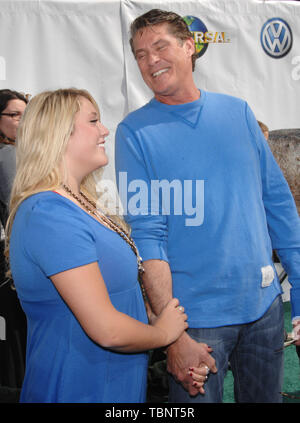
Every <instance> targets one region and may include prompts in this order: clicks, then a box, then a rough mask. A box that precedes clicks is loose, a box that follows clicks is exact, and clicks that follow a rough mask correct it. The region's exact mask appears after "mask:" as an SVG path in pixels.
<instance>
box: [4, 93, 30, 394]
mask: <svg viewBox="0 0 300 423" xmlns="http://www.w3.org/2000/svg"><path fill="white" fill-rule="evenodd" d="M27 103H28V100H27V98H26V97H25V96H24V95H23V94H21V93H19V92H17V91H12V90H9V89H3V90H0V223H1V225H0V226H1V241H0V317H1V327H0V362H1V366H0V397H1V398H3V400H4V399H5V400H6V401H9V402H10V401H12V402H15V401H16V400H18V396H19V392H20V388H21V385H22V381H23V377H24V367H25V350H26V318H25V315H24V313H23V310H22V309H21V307H20V304H19V300H18V298H17V295H16V292H15V290H14V289H13V288H12V283H11V282H12V281H11V280H10V279H9V278H7V277H6V275H5V273H6V269H7V266H6V261H5V257H4V228H5V225H6V221H7V217H8V203H9V197H10V192H11V187H12V183H13V179H14V176H15V171H16V151H15V142H16V135H17V128H18V126H19V122H20V119H21V117H22V115H23V113H24V110H25V107H26V105H27Z"/></svg>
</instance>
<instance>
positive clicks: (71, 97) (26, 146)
mask: <svg viewBox="0 0 300 423" xmlns="http://www.w3.org/2000/svg"><path fill="white" fill-rule="evenodd" d="M80 97H85V98H86V99H87V100H89V101H90V102H91V103H92V104H93V105H94V107H95V108H96V110H97V111H98V113H99V108H98V105H97V103H96V102H95V100H94V99H93V97H92V96H91V95H90V94H89V92H87V91H86V90H78V89H75V88H69V89H59V90H56V91H46V92H43V93H41V94H38V95H36V96H35V97H33V98H32V99H31V100H30V102H29V104H28V106H27V107H26V109H25V112H24V115H23V117H22V120H21V122H20V125H19V127H18V133H17V143H16V146H17V148H16V160H17V171H16V176H15V179H14V183H13V187H12V192H11V199H10V206H9V212H10V214H9V217H8V221H7V225H6V251H5V254H6V257H7V258H8V256H9V240H10V234H11V228H12V224H13V220H14V218H15V215H16V212H17V210H18V207H19V206H20V204H21V203H22V202H23V201H24V200H25V199H26V198H28V197H29V196H31V195H33V194H36V193H38V192H42V191H49V190H55V189H57V188H59V187H60V186H61V184H62V183H63V182H66V181H65V177H66V174H65V172H62V171H61V164H63V156H64V153H65V150H66V146H67V144H68V141H69V138H70V135H71V133H72V131H73V128H74V122H75V115H76V113H77V112H78V111H79V110H80ZM62 173H63V174H62ZM101 173H102V169H100V170H96V171H95V172H93V173H91V174H90V175H88V176H87V177H86V178H85V179H84V180H83V181H82V184H81V187H80V189H81V191H82V192H83V193H84V194H85V195H87V196H88V197H89V198H91V199H92V200H94V201H95V202H97V190H96V182H97V181H96V179H97V178H99V177H100V176H101ZM105 212H106V213H108V214H110V213H109V211H108V210H105ZM116 218H117V217H116ZM117 220H118V223H119V224H121V226H123V227H124V228H125V227H126V226H125V224H124V222H123V221H122V220H121V219H120V218H117ZM127 229H128V228H127Z"/></svg>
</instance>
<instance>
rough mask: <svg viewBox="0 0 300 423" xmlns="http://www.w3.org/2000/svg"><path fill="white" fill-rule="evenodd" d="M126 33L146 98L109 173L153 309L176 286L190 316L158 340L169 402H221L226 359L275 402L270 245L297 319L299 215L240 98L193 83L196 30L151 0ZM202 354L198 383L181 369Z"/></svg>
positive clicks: (276, 344) (277, 316) (279, 331)
mask: <svg viewBox="0 0 300 423" xmlns="http://www.w3.org/2000/svg"><path fill="white" fill-rule="evenodd" d="M131 36H132V38H131V47H132V50H133V53H134V56H135V59H136V61H137V64H138V66H139V69H140V71H141V74H142V77H143V79H144V81H145V83H146V84H147V85H148V86H149V87H150V89H151V90H152V91H153V93H154V98H153V99H152V100H151V101H150V102H149V103H148V104H146V105H145V106H143V107H142V108H140V109H138V110H136V111H134V112H133V113H130V114H129V115H128V116H127V117H126V118H125V119H124V120H123V121H122V122H121V123H120V125H119V126H118V129H117V133H116V172H117V182H118V183H119V192H120V196H121V200H122V199H123V205H124V206H125V218H126V219H127V221H128V223H129V224H130V225H131V227H132V236H133V238H134V239H135V241H136V243H137V246H138V248H139V251H140V254H141V256H142V258H143V261H144V268H145V274H144V278H143V279H144V285H145V288H146V291H147V295H148V298H149V301H150V304H151V307H152V309H153V311H154V312H155V313H159V311H160V310H161V308H162V307H163V306H164V305H165V304H166V302H167V301H169V299H170V298H172V296H174V297H177V298H179V300H180V303H181V304H182V305H183V306H184V307H185V310H186V312H187V315H188V317H189V320H188V322H189V329H188V331H187V332H186V333H184V334H183V335H182V336H181V338H179V340H178V341H176V342H175V343H173V344H172V345H170V346H169V347H168V348H167V351H166V352H167V368H168V371H169V373H171V375H172V376H171V377H170V379H169V382H170V383H169V401H170V402H221V401H222V392H223V382H224V377H225V374H226V371H227V368H228V362H229V361H230V364H231V368H232V371H233V374H234V379H235V399H236V401H237V402H280V401H281V395H280V391H281V388H282V368H283V336H284V328H283V308H282V301H281V287H280V283H279V281H278V277H277V274H276V271H275V268H274V264H273V262H272V250H273V249H276V250H277V253H278V255H279V257H280V259H281V263H282V264H283V266H284V268H285V270H286V271H287V273H288V276H289V281H290V282H291V284H292V289H291V301H292V317H293V322H294V325H295V327H296V326H297V323H298V322H299V320H300V274H299V267H300V266H299V264H300V223H299V216H298V213H297V210H296V207H295V203H294V200H293V197H292V195H291V192H290V190H289V187H288V185H287V182H286V181H285V179H284V177H283V175H282V172H281V171H280V169H279V167H278V165H277V164H276V161H275V160H274V157H273V155H272V153H271V151H270V149H269V147H268V144H267V142H266V140H265V138H264V136H263V134H262V132H261V130H260V128H259V126H258V124H257V121H256V119H255V117H254V115H253V113H252V111H251V109H250V108H249V106H248V105H247V103H246V102H245V101H243V100H241V99H238V98H234V97H231V96H227V95H220V94H215V93H209V92H206V91H204V90H199V89H198V88H197V87H196V85H195V83H194V80H193V74H192V72H193V69H194V65H195V47H194V41H193V38H192V37H191V33H190V32H189V30H188V27H187V25H186V24H185V22H184V20H183V19H182V18H181V17H180V16H178V15H177V14H175V13H172V12H164V11H161V10H156V9H154V10H151V11H150V12H147V13H146V14H144V15H142V16H140V17H138V18H137V19H136V20H135V21H134V22H133V24H132V26H131ZM124 186H126V187H127V189H126V193H124V192H123V189H122V188H124ZM137 188H138V189H139V191H138V192H137V193H136V192H135V191H136V190H137ZM124 194H126V198H125V195H124ZM122 197H123V198H122ZM297 331H298V330H297ZM297 344H300V341H297ZM203 365H206V366H207V367H208V368H209V369H210V370H211V373H210V374H209V376H208V379H207V382H206V384H205V387H204V389H203V387H202V386H201V384H197V382H195V381H193V380H192V378H191V376H190V372H191V371H192V370H191V369H193V368H196V367H201V366H203ZM217 369H218V371H217Z"/></svg>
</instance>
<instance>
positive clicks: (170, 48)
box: [133, 23, 194, 98]
mask: <svg viewBox="0 0 300 423" xmlns="http://www.w3.org/2000/svg"><path fill="white" fill-rule="evenodd" d="M133 47H134V53H135V58H136V60H137V63H138V66H139V69H140V71H141V74H142V77H143V79H144V81H145V83H146V84H147V85H148V87H149V88H150V89H151V90H152V91H153V93H154V94H155V97H156V98H159V97H160V96H163V97H165V96H172V95H176V93H177V92H178V90H180V89H181V88H182V87H183V86H184V85H185V83H188V81H189V80H190V75H191V73H192V62H191V56H192V54H193V53H194V43H193V40H192V39H187V40H185V41H181V40H178V38H176V37H175V36H174V35H172V34H171V33H170V31H169V30H168V24H167V23H164V24H158V25H153V26H149V27H145V28H142V29H140V30H139V31H138V32H137V33H136V34H135V36H134V38H133Z"/></svg>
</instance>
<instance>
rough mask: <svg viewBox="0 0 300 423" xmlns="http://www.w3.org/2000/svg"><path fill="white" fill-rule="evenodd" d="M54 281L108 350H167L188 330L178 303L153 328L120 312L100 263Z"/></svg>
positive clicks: (87, 328)
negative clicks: (160, 348) (103, 275)
mask: <svg viewBox="0 0 300 423" xmlns="http://www.w3.org/2000/svg"><path fill="white" fill-rule="evenodd" d="M51 280H52V282H53V283H54V285H55V287H56V289H57V290H58V292H59V293H60V295H61V296H62V298H63V299H64V301H65V302H66V303H67V305H68V306H69V307H70V309H71V310H72V312H73V313H74V315H75V316H76V318H77V320H78V321H79V323H80V324H81V326H82V328H83V329H84V331H85V332H86V333H87V335H88V336H89V337H90V338H91V339H93V340H94V341H95V342H97V343H98V344H100V345H101V346H103V347H105V348H110V349H113V350H115V351H120V352H139V351H145V350H149V349H154V348H158V347H162V346H166V345H169V344H170V343H172V342H174V341H175V340H176V339H177V338H178V337H179V336H180V335H181V334H182V333H183V331H184V330H185V329H187V327H188V325H187V323H186V319H187V316H186V315H185V314H184V313H182V312H181V311H180V310H179V309H178V307H177V306H178V304H179V302H178V300H176V299H173V300H172V301H170V302H169V303H168V304H167V305H166V307H165V308H164V310H163V311H162V313H161V314H160V315H159V316H158V318H157V320H156V321H155V323H154V325H153V326H150V325H147V324H144V323H142V322H139V321H138V320H135V319H133V318H131V317H130V316H128V315H126V314H124V313H121V312H119V311H117V310H116V309H115V307H114V306H113V305H112V303H111V301H110V298H109V295H108V292H107V289H106V285H105V282H104V280H103V278H102V275H101V272H100V269H99V266H98V264H97V263H96V262H94V263H90V264H87V265H85V266H80V267H77V268H73V269H70V270H67V271H64V272H61V273H57V274H56V275H53V276H51Z"/></svg>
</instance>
